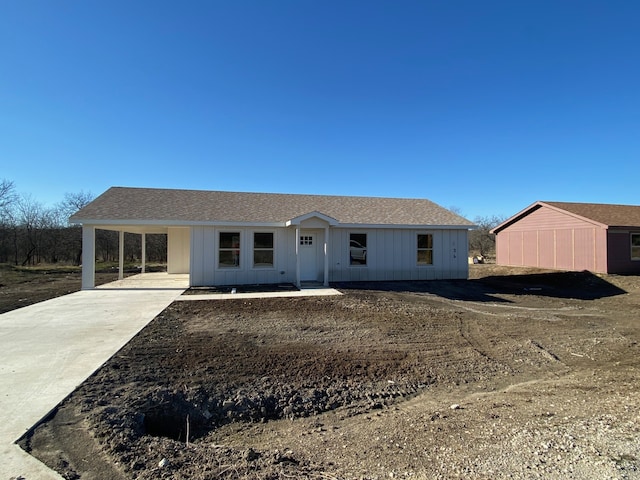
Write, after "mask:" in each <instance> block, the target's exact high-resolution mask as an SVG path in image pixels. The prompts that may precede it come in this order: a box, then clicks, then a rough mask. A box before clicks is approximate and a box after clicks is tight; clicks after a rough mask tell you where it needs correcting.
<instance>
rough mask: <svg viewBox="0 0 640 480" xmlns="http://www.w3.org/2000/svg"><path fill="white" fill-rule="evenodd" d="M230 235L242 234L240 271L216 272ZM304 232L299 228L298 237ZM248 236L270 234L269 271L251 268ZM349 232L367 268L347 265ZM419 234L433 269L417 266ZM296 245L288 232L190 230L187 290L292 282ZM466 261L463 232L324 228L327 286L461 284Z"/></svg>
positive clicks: (321, 264) (321, 263)
mask: <svg viewBox="0 0 640 480" xmlns="http://www.w3.org/2000/svg"><path fill="white" fill-rule="evenodd" d="M307 226H310V225H307ZM313 227H317V225H313ZM230 231H234V232H240V235H241V241H240V245H241V247H240V248H241V252H240V258H241V260H240V267H239V268H233V269H229V268H218V266H217V252H218V241H219V240H218V239H219V235H218V232H230ZM304 231H305V228H304V227H303V229H302V230H301V232H302V234H304ZM308 231H312V230H308ZM253 232H274V247H275V251H274V267H273V268H253V267H252V265H251V262H252V255H253V246H252V234H253ZM317 233H318V241H321V240H322V237H323V230H319V231H317ZM351 233H365V234H367V264H366V265H350V260H349V236H350V234H351ZM423 233H429V234H432V235H433V265H418V264H417V239H418V234H423ZM296 242H297V239H296V230H295V228H293V227H289V228H283V227H280V228H238V227H229V228H225V227H207V226H198V227H192V230H191V250H192V255H191V286H208V285H236V284H237V285H241V284H258V283H262V284H269V283H295V281H296V254H295V252H296ZM320 251H321V250H320ZM467 256H468V247H467V230H463V229H450V230H437V229H434V230H429V229H395V228H381V229H376V228H341V227H332V228H330V229H329V242H328V265H329V281H330V282H350V281H393V280H441V279H466V278H468V275H469V265H468V260H467ZM318 262H319V267H320V268H322V269H323V268H324V259H323V258H319V259H318Z"/></svg>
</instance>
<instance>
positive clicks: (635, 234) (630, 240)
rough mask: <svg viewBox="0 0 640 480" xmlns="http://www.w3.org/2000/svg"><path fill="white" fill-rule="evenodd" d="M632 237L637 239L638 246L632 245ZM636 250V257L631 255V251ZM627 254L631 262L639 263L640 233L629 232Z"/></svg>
mask: <svg viewBox="0 0 640 480" xmlns="http://www.w3.org/2000/svg"><path fill="white" fill-rule="evenodd" d="M633 237H638V239H639V240H638V245H634V244H633ZM634 249H638V250H637V252H638V253H637V255H636V256H634V255H633V250H634ZM629 254H630V255H631V261H633V262H638V261H640V232H631V233H630V235H629Z"/></svg>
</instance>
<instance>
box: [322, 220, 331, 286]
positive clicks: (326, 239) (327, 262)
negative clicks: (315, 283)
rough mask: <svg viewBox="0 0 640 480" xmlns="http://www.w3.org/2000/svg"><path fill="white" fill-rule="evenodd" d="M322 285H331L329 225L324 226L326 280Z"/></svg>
mask: <svg viewBox="0 0 640 480" xmlns="http://www.w3.org/2000/svg"><path fill="white" fill-rule="evenodd" d="M322 285H323V286H325V287H328V286H329V227H324V281H323V282H322Z"/></svg>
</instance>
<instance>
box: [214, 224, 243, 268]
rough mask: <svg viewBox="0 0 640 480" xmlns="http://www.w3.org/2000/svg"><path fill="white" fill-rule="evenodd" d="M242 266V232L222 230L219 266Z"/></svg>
mask: <svg viewBox="0 0 640 480" xmlns="http://www.w3.org/2000/svg"><path fill="white" fill-rule="evenodd" d="M239 266H240V232H220V246H219V250H218V267H220V268H238V267H239Z"/></svg>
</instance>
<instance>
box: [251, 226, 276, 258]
mask: <svg viewBox="0 0 640 480" xmlns="http://www.w3.org/2000/svg"><path fill="white" fill-rule="evenodd" d="M253 266H254V267H273V233H271V232H265V233H263V232H256V233H254V234H253Z"/></svg>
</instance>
